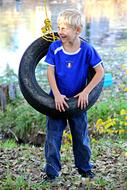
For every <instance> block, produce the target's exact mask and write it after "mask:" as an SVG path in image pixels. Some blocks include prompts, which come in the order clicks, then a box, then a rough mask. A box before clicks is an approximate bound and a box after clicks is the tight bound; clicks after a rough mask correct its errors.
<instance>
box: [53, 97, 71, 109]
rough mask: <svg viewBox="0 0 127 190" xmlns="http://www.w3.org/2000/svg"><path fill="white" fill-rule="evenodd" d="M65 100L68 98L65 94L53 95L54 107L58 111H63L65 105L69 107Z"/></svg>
mask: <svg viewBox="0 0 127 190" xmlns="http://www.w3.org/2000/svg"><path fill="white" fill-rule="evenodd" d="M66 100H69V99H68V98H67V97H66V96H65V95H61V94H60V95H57V96H55V105H56V109H57V110H59V111H60V112H62V111H65V106H66V107H67V108H69V106H68V104H67V102H66Z"/></svg>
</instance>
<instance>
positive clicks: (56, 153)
mask: <svg viewBox="0 0 127 190" xmlns="http://www.w3.org/2000/svg"><path fill="white" fill-rule="evenodd" d="M68 122H69V126H70V130H71V134H72V141H73V153H74V159H75V166H76V168H78V171H79V173H82V172H86V171H88V170H90V169H91V168H92V165H91V164H90V163H89V161H90V156H91V150H90V146H89V137H88V125H87V114H86V112H84V113H83V114H81V115H78V116H76V117H71V118H68ZM46 126H47V128H46V130H47V133H46V142H45V157H46V166H45V172H46V173H47V174H48V175H53V176H58V175H59V172H60V170H61V163H60V147H61V140H62V135H63V131H64V129H65V128H66V126H67V119H54V118H51V117H47V124H46Z"/></svg>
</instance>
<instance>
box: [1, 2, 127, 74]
mask: <svg viewBox="0 0 127 190" xmlns="http://www.w3.org/2000/svg"><path fill="white" fill-rule="evenodd" d="M69 7H73V8H78V9H79V10H80V11H81V13H82V15H83V20H84V26H85V27H84V30H83V32H82V37H85V38H86V39H87V40H88V41H89V42H90V43H93V44H94V45H95V46H97V48H98V49H99V50H100V52H101V49H102V48H103V51H106V52H107V47H108V48H110V47H116V46H118V45H119V46H121V43H120V42H121V41H122V46H123V40H124V41H125V40H126V39H127V38H126V37H127V26H126V23H127V1H126V0H103V1H102V0H91V1H82V0H47V10H48V15H49V17H50V18H51V20H52V24H53V30H54V31H56V30H57V26H56V17H57V14H58V12H59V11H61V10H63V9H64V8H69ZM44 19H45V12H44V1H43V0H38V1H31V0H27V1H22V0H16V1H14V0H4V1H3V0H0V28H1V30H0V59H1V62H0V74H1V75H2V74H3V71H4V70H5V68H6V65H7V64H9V65H10V67H12V68H13V69H14V70H15V72H16V73H17V71H18V67H19V61H20V59H21V56H22V54H23V52H24V51H25V49H26V48H27V46H28V45H30V44H31V43H32V41H34V40H35V39H36V38H38V37H40V35H41V27H42V24H43V21H44ZM124 44H126V43H124ZM125 51H126V48H125V49H124V52H125ZM102 54H103V53H102Z"/></svg>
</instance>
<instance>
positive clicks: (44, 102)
mask: <svg viewBox="0 0 127 190" xmlns="http://www.w3.org/2000/svg"><path fill="white" fill-rule="evenodd" d="M50 43H51V42H49V41H47V40H44V39H43V38H42V37H40V38H38V39H37V40H35V41H34V42H33V43H32V44H31V45H30V46H29V47H28V48H27V49H26V51H25V53H24V54H23V56H22V59H21V62H20V66H19V74H18V77H19V86H20V89H21V92H22V94H23V96H24V98H25V99H26V100H27V102H28V103H29V104H30V105H31V106H32V107H33V108H34V109H36V110H37V111H39V112H40V113H42V114H45V115H48V116H52V117H70V116H73V115H77V114H80V113H81V112H83V111H86V110H88V109H89V108H90V107H91V106H93V105H94V103H95V102H96V101H97V99H98V97H99V96H100V93H101V91H102V88H103V83H104V79H102V80H101V82H100V83H99V84H98V85H97V86H96V87H95V88H94V89H93V90H92V92H91V93H90V94H89V104H88V106H87V107H86V108H85V109H84V110H82V111H81V110H80V109H79V108H77V99H76V98H71V99H69V100H68V105H69V108H67V109H66V111H65V112H59V111H58V110H56V109H55V102H54V99H53V98H52V97H50V96H49V95H48V94H47V93H46V92H45V91H44V90H43V89H41V87H40V86H39V84H38V82H37V80H36V77H35V68H36V66H37V64H38V62H39V61H40V60H41V59H42V58H43V57H44V56H45V55H46V53H47V51H48V48H49V45H50ZM93 76H94V69H92V68H89V75H88V83H89V82H90V81H91V79H92V77H93Z"/></svg>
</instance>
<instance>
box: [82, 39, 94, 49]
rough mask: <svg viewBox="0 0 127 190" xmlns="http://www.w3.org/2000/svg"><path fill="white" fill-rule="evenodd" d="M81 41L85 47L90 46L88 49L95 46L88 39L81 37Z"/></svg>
mask: <svg viewBox="0 0 127 190" xmlns="http://www.w3.org/2000/svg"><path fill="white" fill-rule="evenodd" d="M81 42H82V45H83V46H84V47H85V48H88V49H91V48H93V46H92V45H91V44H90V43H89V42H88V41H87V40H85V39H83V38H81Z"/></svg>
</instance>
